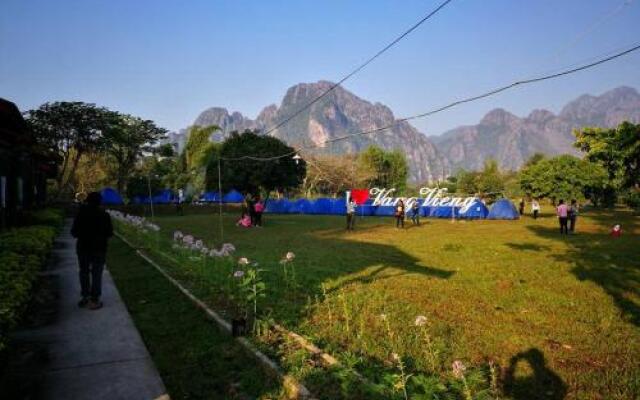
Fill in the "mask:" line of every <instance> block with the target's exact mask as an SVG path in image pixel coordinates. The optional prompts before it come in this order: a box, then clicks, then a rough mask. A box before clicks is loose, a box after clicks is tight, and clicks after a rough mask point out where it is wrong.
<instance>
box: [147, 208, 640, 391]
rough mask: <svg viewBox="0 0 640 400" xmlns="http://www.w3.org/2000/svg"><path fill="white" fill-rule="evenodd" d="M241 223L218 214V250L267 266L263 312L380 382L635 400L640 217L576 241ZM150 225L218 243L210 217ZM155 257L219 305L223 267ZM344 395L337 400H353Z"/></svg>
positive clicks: (290, 219) (164, 239) (599, 215)
mask: <svg viewBox="0 0 640 400" xmlns="http://www.w3.org/2000/svg"><path fill="white" fill-rule="evenodd" d="M234 219H235V215H229V214H227V215H225V216H224V225H223V227H224V242H231V243H233V244H234V245H235V246H236V247H237V252H236V256H238V257H241V256H245V257H248V258H249V259H251V260H255V261H258V262H259V263H260V268H263V269H265V270H267V272H265V273H264V274H263V276H264V278H265V281H266V283H267V289H268V294H267V298H266V299H265V300H264V301H263V304H261V307H262V309H263V310H265V309H268V311H269V312H270V315H271V316H272V317H273V318H274V319H275V320H276V321H277V322H280V323H283V324H284V325H285V326H286V327H287V328H289V329H291V330H293V331H296V332H298V333H301V334H303V335H305V336H307V337H309V338H311V339H312V340H313V341H314V342H315V343H316V344H318V345H319V346H321V347H322V348H323V349H324V350H326V351H328V352H329V353H332V354H333V355H335V356H337V357H338V358H339V359H341V360H342V361H343V362H345V363H346V364H348V365H349V366H352V367H353V368H354V369H355V370H357V371H359V372H360V373H362V374H364V375H365V376H366V377H367V378H368V379H370V380H371V381H373V382H375V383H378V384H380V385H385V384H388V383H389V380H394V379H395V381H396V382H397V380H398V378H397V377H394V376H393V373H398V372H399V369H398V365H397V362H395V361H394V360H393V359H392V358H391V354H392V353H397V354H399V355H400V357H401V359H402V360H403V364H404V367H405V370H406V371H405V372H407V373H412V374H416V375H419V376H420V377H436V378H437V379H439V381H440V382H441V383H444V384H445V385H446V386H447V387H449V388H450V389H451V390H452V391H455V387H454V386H455V384H456V382H457V380H456V379H455V378H453V377H452V374H451V363H452V362H453V361H454V360H462V361H463V362H464V363H465V365H467V366H468V367H469V370H468V371H467V372H468V374H469V379H471V378H472V377H474V376H475V375H473V374H480V373H484V378H485V380H486V381H489V380H490V377H489V376H488V374H487V371H488V365H490V364H491V365H494V366H495V369H494V370H495V371H496V372H495V374H494V375H493V376H494V378H495V379H496V380H497V386H498V387H499V390H500V392H501V395H502V396H507V397H510V398H514V399H531V398H545V399H560V398H570V399H574V398H575V399H600V398H616V399H632V398H638V396H640V361H639V360H640V240H638V236H637V235H638V233H640V226H639V220H640V218H638V217H633V216H631V214H630V213H628V212H624V211H618V212H615V213H613V212H596V211H592V212H587V213H584V215H582V216H581V217H580V219H579V220H578V234H576V235H574V236H569V237H561V236H560V235H559V234H558V232H557V229H556V220H555V218H553V217H551V216H548V215H543V218H542V219H539V220H537V221H534V220H532V219H530V218H524V219H522V220H520V221H514V222H508V221H474V222H453V223H452V222H451V221H449V220H435V219H424V220H423V225H422V226H420V227H409V228H408V229H406V230H396V229H395V228H394V227H393V226H392V219H391V218H381V217H365V218H360V219H359V220H358V221H357V223H356V231H355V232H346V231H345V230H344V229H343V226H344V220H343V218H340V217H334V216H302V215H292V216H276V215H265V222H266V224H265V227H264V228H262V229H259V228H255V229H241V228H237V227H235V226H234ZM156 220H157V222H158V223H159V224H160V226H161V227H162V230H161V232H160V234H161V238H160V242H159V243H160V246H159V249H160V250H161V251H162V252H168V251H170V244H169V242H170V241H171V235H172V232H173V231H174V230H176V229H179V230H181V231H182V232H185V233H191V234H193V235H195V236H196V237H199V238H204V239H205V241H206V242H207V244H208V245H209V246H212V245H214V244H215V245H219V244H221V243H222V240H221V238H220V229H219V225H218V216H217V215H216V214H215V213H214V210H213V209H212V210H211V214H209V215H207V213H206V212H204V213H203V210H200V211H199V212H198V214H189V213H187V215H186V216H182V217H178V216H161V217H158V218H157V219H156ZM614 223H622V224H623V229H624V231H625V232H624V234H623V236H622V237H621V238H619V239H613V238H611V237H609V236H608V232H609V229H610V227H611V225H613V224H614ZM147 241H148V239H147ZM287 251H293V252H295V253H296V256H297V257H296V261H295V268H296V280H297V283H298V286H297V288H295V289H291V288H290V287H288V286H287V285H285V284H284V279H283V273H282V267H281V266H280V265H279V263H278V261H279V260H280V259H281V258H282V256H283V255H284V254H285V253H286V252H287ZM156 253H157V254H156V257H155V258H156V259H157V260H158V261H160V262H163V263H164V265H166V266H167V267H168V268H170V269H171V271H172V273H174V274H175V275H174V276H176V277H177V278H179V279H181V280H185V281H189V280H190V281H191V283H192V284H194V285H196V286H198V287H200V288H206V289H207V290H204V291H200V292H199V293H200V295H201V296H202V297H204V298H205V300H206V301H208V302H209V303H210V304H212V305H213V306H217V307H221V308H223V307H224V301H223V300H221V293H222V292H223V291H222V290H221V289H219V287H220V286H221V285H224V282H225V279H227V276H228V274H229V269H228V268H229V267H228V265H227V264H225V265H224V266H223V264H219V265H218V264H216V265H213V264H212V265H204V266H203V265H201V264H200V263H199V262H197V261H194V262H191V263H190V262H189V261H188V258H187V261H186V262H184V263H181V264H180V265H175V264H173V263H172V262H170V261H169V260H168V259H166V258H165V257H164V256H161V255H160V252H156ZM212 263H213V262H212ZM381 314H384V315H386V321H385V320H383V319H382V318H381V317H380V316H381ZM418 315H423V316H425V317H426V318H427V324H426V326H425V327H416V326H415V325H414V321H415V318H416V316H418ZM387 322H388V326H387ZM427 335H428V336H427ZM427 340H429V341H428V342H427ZM258 341H260V339H258ZM270 344H271V345H273V343H269V342H268V341H266V342H265V343H263V345H264V346H268V345H270ZM276 347H277V346H276ZM283 347H286V346H281V345H280V346H279V348H278V349H277V350H274V354H275V355H276V356H277V357H279V358H280V362H281V363H282V364H283V365H284V366H285V368H290V369H294V370H298V373H299V376H300V377H301V379H302V380H303V381H305V382H307V383H308V386H309V387H310V388H312V390H314V388H315V391H316V392H318V391H320V392H323V391H327V392H328V393H330V394H328V395H326V396H323V393H316V394H318V395H319V396H321V397H325V398H333V397H336V396H338V394H336V393H334V392H333V391H331V390H329V389H328V384H327V381H326V380H323V379H322V377H320V378H319V377H318V376H319V375H322V373H323V372H322V371H321V372H318V371H310V370H309V369H308V368H306V366H305V365H306V364H308V360H306V361H305V359H304V357H302V358H303V360H302V361H300V360H298V358H300V357H301V356H300V355H299V354H297V353H296V354H295V355H287V354H283V353H286V350H283V349H282V348H283ZM305 363H306V364H305ZM316 381H317V382H320V383H317V382H316ZM419 381H420V379H415V380H414V379H412V380H410V381H409V384H408V389H409V395H411V394H417V393H420V392H421V391H423V390H424V387H421V385H420V382H419ZM329 382H333V381H331V380H329ZM314 383H317V384H314ZM469 384H470V385H471V384H472V382H469ZM390 385H392V384H390ZM423 386H424V385H423ZM427 386H428V385H427ZM481 386H482V385H480V387H481ZM349 390H352V389H350V388H342V389H341V390H340V395H341V396H343V397H345V398H349V397H358V396H356V395H355V394H351V392H349ZM354 390H355V389H354ZM488 392H490V391H488ZM488 392H482V393H481V392H477V396H478V397H480V396H481V395H482V394H483V393H484V394H486V393H488ZM354 393H355V392H354ZM474 393H475V392H474ZM396 395H397V396H401V391H397V392H396ZM425 398H426V397H425Z"/></svg>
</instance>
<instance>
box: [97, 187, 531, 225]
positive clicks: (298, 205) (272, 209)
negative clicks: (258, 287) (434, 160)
mask: <svg viewBox="0 0 640 400" xmlns="http://www.w3.org/2000/svg"><path fill="white" fill-rule="evenodd" d="M100 193H101V194H102V202H103V204H106V205H120V204H124V202H123V201H122V197H121V196H120V194H119V193H118V192H117V191H116V190H115V189H113V188H104V189H102V191H101V192H100ZM243 200H244V197H243V196H242V193H240V192H238V191H236V190H231V191H230V192H229V193H227V194H225V195H223V196H222V202H223V203H241V202H242V201H243ZM152 201H153V203H154V204H171V203H175V202H176V201H177V196H176V195H175V194H174V193H173V192H172V191H171V190H169V189H165V190H162V191H160V192H158V193H156V195H155V196H153V197H152ZM200 201H203V202H219V201H220V193H218V192H206V193H204V194H203V195H202V196H201V197H200ZM417 201H418V204H420V205H421V207H420V216H421V217H434V218H452V217H454V218H468V219H485V218H487V219H518V218H519V214H518V210H517V209H516V206H515V205H514V204H513V203H512V202H511V201H509V200H508V199H500V200H498V201H496V202H495V203H494V204H493V205H492V206H491V209H488V208H487V206H486V205H485V204H484V203H483V202H481V201H480V200H479V199H476V200H475V201H474V202H473V203H472V204H471V206H470V207H469V208H468V209H467V210H466V211H465V212H464V213H463V212H460V207H451V206H442V207H439V206H436V207H430V206H427V207H422V204H421V203H422V201H423V200H422V199H418V200H417ZM132 203H133V204H147V203H149V197H148V196H135V197H134V198H133V199H132ZM265 212H267V213H273V214H312V215H345V214H346V213H347V206H346V203H345V200H344V199H343V198H339V199H331V198H319V199H315V200H308V199H299V200H288V199H272V200H268V201H267V204H266V209H265ZM356 213H357V214H358V215H361V216H392V215H394V213H395V207H394V206H374V205H372V200H367V202H365V203H364V204H362V205H359V206H357V207H356ZM410 213H411V212H409V215H410ZM452 213H453V215H452Z"/></svg>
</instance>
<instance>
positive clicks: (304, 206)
mask: <svg viewBox="0 0 640 400" xmlns="http://www.w3.org/2000/svg"><path fill="white" fill-rule="evenodd" d="M312 208H313V205H312V204H311V202H310V201H309V200H307V199H299V200H296V202H295V203H294V204H293V207H291V208H290V209H289V212H290V213H292V214H311V210H312Z"/></svg>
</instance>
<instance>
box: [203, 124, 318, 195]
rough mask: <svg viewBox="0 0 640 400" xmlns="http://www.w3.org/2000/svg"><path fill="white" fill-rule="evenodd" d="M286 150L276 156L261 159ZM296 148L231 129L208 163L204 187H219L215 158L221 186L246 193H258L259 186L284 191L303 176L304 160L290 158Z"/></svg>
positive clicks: (264, 137)
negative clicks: (219, 165)
mask: <svg viewBox="0 0 640 400" xmlns="http://www.w3.org/2000/svg"><path fill="white" fill-rule="evenodd" d="M283 154H288V155H287V156H286V157H281V158H278V159H275V160H270V161H262V160H258V159H253V158H244V157H245V156H252V157H256V158H259V159H264V158H270V157H276V156H281V155H283ZM294 154H295V151H294V149H293V148H292V147H289V146H287V145H286V144H285V143H284V142H282V141H281V140H279V139H277V138H275V137H272V136H264V135H259V134H257V133H255V132H251V131H245V132H243V133H242V134H239V133H238V132H232V133H231V136H230V137H229V138H228V139H227V140H225V141H224V142H223V143H222V146H221V147H220V151H219V155H218V153H216V154H214V155H212V157H211V159H210V160H209V164H208V167H207V175H206V176H207V178H206V187H207V189H212V190H217V189H218V161H220V164H221V171H220V175H221V179H222V189H223V191H227V190H229V189H236V190H239V191H241V192H245V193H247V192H248V193H254V194H256V193H258V192H259V191H260V190H264V191H266V192H270V191H272V190H278V191H284V190H287V189H292V188H296V187H298V186H300V185H301V184H302V181H303V179H304V177H305V173H306V163H305V162H304V160H299V162H298V163H296V161H295V160H294V159H293V155H294Z"/></svg>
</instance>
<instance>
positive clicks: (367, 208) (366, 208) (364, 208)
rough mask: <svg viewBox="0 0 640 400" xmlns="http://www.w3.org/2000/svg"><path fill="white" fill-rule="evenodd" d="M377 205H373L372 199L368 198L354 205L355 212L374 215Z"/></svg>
mask: <svg viewBox="0 0 640 400" xmlns="http://www.w3.org/2000/svg"><path fill="white" fill-rule="evenodd" d="M377 208H378V206H374V205H373V199H368V200H367V201H365V202H364V204H360V205H358V206H356V214H357V215H363V216H370V215H376V209H377Z"/></svg>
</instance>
